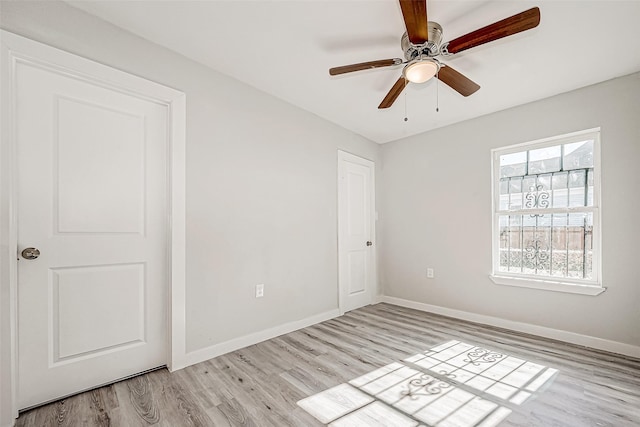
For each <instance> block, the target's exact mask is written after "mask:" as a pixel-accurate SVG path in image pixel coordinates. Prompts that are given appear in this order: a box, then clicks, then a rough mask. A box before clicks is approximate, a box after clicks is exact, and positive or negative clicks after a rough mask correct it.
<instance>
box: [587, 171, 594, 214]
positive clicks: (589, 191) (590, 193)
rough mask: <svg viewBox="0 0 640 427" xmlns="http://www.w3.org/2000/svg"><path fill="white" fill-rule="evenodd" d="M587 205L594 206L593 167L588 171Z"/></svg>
mask: <svg viewBox="0 0 640 427" xmlns="http://www.w3.org/2000/svg"><path fill="white" fill-rule="evenodd" d="M587 206H593V169H589V170H588V171H587Z"/></svg>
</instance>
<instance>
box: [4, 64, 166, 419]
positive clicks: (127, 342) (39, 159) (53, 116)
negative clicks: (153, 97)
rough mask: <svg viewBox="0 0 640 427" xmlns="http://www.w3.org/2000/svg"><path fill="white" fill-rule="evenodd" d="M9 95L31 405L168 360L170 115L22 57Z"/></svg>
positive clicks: (21, 353)
mask: <svg viewBox="0 0 640 427" xmlns="http://www.w3.org/2000/svg"><path fill="white" fill-rule="evenodd" d="M70 56H71V55H70ZM63 59H64V57H63ZM115 74H116V72H115V70H114V75H115ZM122 74H124V73H122ZM13 99H14V105H15V107H14V123H15V130H14V135H15V139H16V141H15V147H16V156H17V160H18V163H17V186H16V188H17V203H18V208H17V223H18V229H17V242H18V259H19V261H18V270H17V271H18V286H17V294H18V305H17V307H18V313H17V318H18V336H17V338H18V345H17V346H18V408H20V409H23V408H27V407H30V406H33V405H37V404H40V403H43V402H46V401H49V400H53V399H56V398H59V397H62V396H65V395H68V394H72V393H75V392H78V391H82V390H85V389H88V388H92V387H95V386H98V385H102V384H105V383H109V382H112V381H114V380H117V379H119V378H122V377H126V376H129V375H132V374H136V373H139V372H141V371H144V370H147V369H150V368H154V367H158V366H162V365H164V364H165V363H166V361H167V348H166V347H167V318H166V316H167V313H166V311H167V310H166V298H167V280H168V267H167V260H168V247H167V224H168V219H167V196H166V194H167V164H166V160H167V154H166V153H167V141H168V136H167V131H168V129H169V126H168V122H167V121H168V111H167V106H166V105H162V104H160V103H155V102H152V101H150V100H148V99H147V98H143V97H140V96H137V95H136V94H135V93H134V92H130V91H125V90H122V89H120V88H116V87H111V86H110V85H109V84H106V83H104V82H102V81H101V82H98V81H94V80H92V79H91V78H90V77H88V76H82V77H80V76H77V75H74V74H73V73H70V72H68V71H67V70H64V69H61V68H59V67H57V66H56V67H53V66H51V67H50V66H48V65H46V64H43V63H38V62H29V61H20V62H17V63H16V65H15V69H14V86H13ZM27 248H36V249H38V250H39V252H40V255H39V257H37V258H35V259H28V258H29V253H28V251H27V252H24V255H23V251H24V250H25V249H27ZM32 252H33V251H32Z"/></svg>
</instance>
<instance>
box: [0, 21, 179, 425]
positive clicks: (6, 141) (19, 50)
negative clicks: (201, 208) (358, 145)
mask: <svg viewBox="0 0 640 427" xmlns="http://www.w3.org/2000/svg"><path fill="white" fill-rule="evenodd" d="M0 43H1V47H0V62H1V67H2V80H1V81H0V91H1V92H0V111H1V112H2V118H1V123H2V132H1V134H0V295H1V296H2V298H1V299H0V320H1V321H2V323H3V324H4V323H5V320H7V321H8V322H9V327H8V329H9V331H7V330H6V329H7V328H6V326H2V328H0V348H5V349H6V348H7V347H8V349H9V350H8V351H6V350H2V353H0V377H2V378H3V381H5V380H7V379H8V381H9V382H10V388H11V395H10V397H9V401H10V402H9V403H7V397H6V396H3V395H1V394H0V408H2V407H4V408H6V406H10V408H11V412H12V415H13V417H14V418H16V417H17V416H18V408H17V384H18V378H17V376H18V373H17V362H18V354H17V332H18V331H17V307H18V305H17V304H18V299H17V285H18V283H17V257H16V254H17V248H18V245H17V203H16V202H17V187H16V182H17V167H16V147H15V144H16V140H15V138H14V135H15V128H14V126H15V123H14V116H15V106H14V102H15V100H14V98H13V88H14V83H15V69H16V64H17V63H18V62H22V63H28V64H30V65H35V66H38V67H42V68H46V69H49V70H54V71H55V72H57V73H60V74H64V75H67V76H70V77H73V78H76V79H80V80H84V81H90V82H92V83H95V84H98V85H102V86H104V87H108V88H111V89H115V90H117V91H120V92H122V93H126V94H129V95H132V96H136V97H138V98H142V99H145V100H148V101H151V102H155V103H158V104H161V105H164V106H166V108H167V112H168V129H167V135H168V141H167V194H166V202H167V227H166V231H167V239H168V245H167V247H168V254H167V256H168V257H167V260H168V263H167V264H168V265H167V268H168V271H167V278H168V283H167V293H166V295H167V307H166V314H167V341H168V342H167V354H166V362H167V367H168V368H169V370H170V371H175V370H178V369H181V368H184V367H185V366H186V329H185V328H186V307H185V304H186V289H185V287H186V255H185V254H186V197H185V196H186V194H185V193H186V95H185V94H184V92H181V91H179V90H176V89H173V88H169V87H167V86H164V85H161V84H159V83H155V82H152V81H150V80H147V79H145V78H142V77H138V76H135V75H132V74H129V73H127V72H124V71H121V70H118V69H115V68H113V67H109V66H106V65H103V64H100V63H98V62H95V61H92V60H89V59H86V58H83V57H80V56H77V55H75V54H71V53H68V52H66V51H63V50H60V49H57V48H54V47H51V46H48V45H46V44H43V43H40V42H36V41H33V40H31V39H28V38H25V37H22V36H19V35H16V34H13V33H10V32H8V31H5V30H0ZM5 296H6V297H7V298H5ZM7 311H8V313H7ZM7 335H9V336H7ZM7 341H8V342H7ZM7 353H9V354H10V362H9V363H7V362H6V361H5V360H3V358H2V355H3V354H5V355H6V354H7ZM8 366H10V372H6V368H7V367H8Z"/></svg>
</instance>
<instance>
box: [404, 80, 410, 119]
mask: <svg viewBox="0 0 640 427" xmlns="http://www.w3.org/2000/svg"><path fill="white" fill-rule="evenodd" d="M403 92H404V121H405V122H406V121H408V120H409V118H408V117H407V79H406V78H405V79H404V90H403Z"/></svg>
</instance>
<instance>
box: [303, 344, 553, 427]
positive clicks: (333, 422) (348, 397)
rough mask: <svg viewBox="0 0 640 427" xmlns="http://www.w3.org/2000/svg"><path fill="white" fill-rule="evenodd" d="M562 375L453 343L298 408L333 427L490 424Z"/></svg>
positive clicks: (332, 390) (468, 426) (488, 426)
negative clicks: (557, 375) (558, 375)
mask: <svg viewBox="0 0 640 427" xmlns="http://www.w3.org/2000/svg"><path fill="white" fill-rule="evenodd" d="M557 373H558V371H557V370H556V369H553V368H548V367H546V366H543V365H539V364H537V363H533V362H529V361H526V360H524V359H520V358H518V357H514V356H510V355H508V354H504V353H500V352H497V351H493V350H489V349H486V348H483V347H477V346H474V345H472V344H467V343H463V342H460V341H455V340H453V341H449V342H446V343H443V344H441V345H438V346H436V347H433V348H431V349H430V350H428V351H425V352H423V353H419V354H416V355H413V356H411V357H408V358H406V359H404V360H403V361H402V362H394V363H390V364H389V365H386V366H384V367H382V368H379V369H376V370H374V371H372V372H369V373H367V374H365V375H362V376H360V377H358V378H355V379H353V380H351V381H349V383H348V384H340V385H338V386H336V387H333V388H330V389H328V390H325V391H323V392H321V393H318V394H315V395H313V396H310V397H307V398H305V399H302V400H300V401H299V402H298V405H299V406H300V407H302V408H303V409H304V410H306V411H307V412H308V413H309V414H311V415H312V416H314V417H315V418H316V419H318V420H319V421H320V422H322V423H324V424H329V425H330V426H335V427H340V426H354V427H357V426H367V427H370V426H386V427H391V426H393V427H404V426H407V427H415V426H425V425H426V426H433V427H435V426H438V427H447V426H451V427H471V426H480V427H492V426H496V425H498V424H499V423H500V422H501V421H502V420H504V419H505V418H506V417H507V416H508V415H509V414H510V413H511V412H512V410H513V409H514V408H515V407H517V406H519V405H522V404H523V403H525V402H526V401H527V400H529V399H530V398H531V397H532V396H534V395H535V394H536V393H540V392H541V391H542V390H543V386H544V385H546V384H548V383H550V380H551V379H553V378H554V377H555V375H556V374H557Z"/></svg>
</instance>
